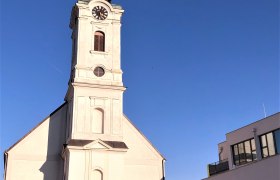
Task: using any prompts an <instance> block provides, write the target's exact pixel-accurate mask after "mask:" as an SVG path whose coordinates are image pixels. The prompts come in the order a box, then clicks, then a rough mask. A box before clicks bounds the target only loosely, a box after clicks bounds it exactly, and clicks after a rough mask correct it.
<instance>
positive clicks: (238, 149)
mask: <svg viewBox="0 0 280 180" xmlns="http://www.w3.org/2000/svg"><path fill="white" fill-rule="evenodd" d="M232 148H233V161H234V164H235V165H237V166H238V165H242V164H246V163H248V162H252V161H254V160H256V158H257V156H256V146H255V140H254V139H249V140H247V141H244V142H240V143H238V144H235V145H233V146H232Z"/></svg>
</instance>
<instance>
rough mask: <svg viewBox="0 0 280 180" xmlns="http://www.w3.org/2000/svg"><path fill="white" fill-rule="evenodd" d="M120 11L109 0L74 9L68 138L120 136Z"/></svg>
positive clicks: (119, 138)
mask: <svg viewBox="0 0 280 180" xmlns="http://www.w3.org/2000/svg"><path fill="white" fill-rule="evenodd" d="M122 13H123V10H122V8H121V7H120V6H117V5H112V4H111V3H110V1H106V0H91V1H90V0H80V1H78V3H77V4H76V5H75V6H74V8H73V10H72V15H71V22H70V27H71V29H72V30H73V32H72V42H73V53H72V65H71V77H70V82H69V88H68V92H67V94H66V101H67V102H68V103H69V111H68V112H69V117H68V118H69V121H68V122H69V123H70V124H69V131H68V135H67V137H68V139H67V141H68V142H69V141H71V140H95V139H102V140H111V141H112V140H113V141H122V122H121V117H122V113H123V92H124V90H125V87H124V86H123V82H122V70H121V60H120V52H121V49H120V47H121V46H120V34H121V16H122Z"/></svg>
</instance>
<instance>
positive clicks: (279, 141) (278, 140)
mask: <svg viewBox="0 0 280 180" xmlns="http://www.w3.org/2000/svg"><path fill="white" fill-rule="evenodd" d="M274 139H275V144H276V152H277V154H280V129H278V130H276V131H274Z"/></svg>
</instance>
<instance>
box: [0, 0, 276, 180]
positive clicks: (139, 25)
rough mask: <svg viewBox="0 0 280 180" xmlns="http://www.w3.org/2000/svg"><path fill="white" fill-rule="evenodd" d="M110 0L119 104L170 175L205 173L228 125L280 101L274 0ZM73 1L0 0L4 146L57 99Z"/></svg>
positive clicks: (64, 74)
mask: <svg viewBox="0 0 280 180" xmlns="http://www.w3.org/2000/svg"><path fill="white" fill-rule="evenodd" d="M114 2H115V3H117V4H120V5H122V6H123V8H124V9H125V14H124V16H123V26H122V69H123V71H124V84H125V85H126V86H127V87H128V88H127V91H126V92H125V96H124V113H125V114H126V115H127V116H128V117H129V118H130V119H131V120H132V121H133V123H134V124H136V126H137V127H138V128H139V129H140V130H141V131H142V132H143V133H144V134H145V135H146V136H147V137H148V139H150V140H151V142H152V143H153V144H154V145H155V146H156V147H157V148H158V149H159V151H160V152H161V153H162V154H163V155H164V156H165V157H166V159H167V164H166V165H167V167H166V168H167V179H169V180H183V179H184V180H199V179H201V178H204V177H206V176H207V172H206V165H207V164H208V163H212V162H215V161H217V160H218V155H217V154H218V153H217V144H218V143H219V142H221V141H224V140H225V133H227V132H229V131H232V130H234V129H236V128H239V127H241V126H244V125H246V124H248V123H251V122H254V121H256V120H258V119H261V118H263V117H264V113H263V103H264V104H265V107H266V112H267V114H268V115H271V114H274V113H276V112H278V111H279V1H278V0H169V1H167V0H153V1H152V0H138V1H136V0H134V1H132V0H115V1H114ZM74 3H75V0H64V1H57V0H47V1H37V0H26V1H22V0H12V1H3V2H1V136H2V138H1V153H3V151H4V150H5V149H7V148H8V147H9V146H11V145H12V144H13V143H15V142H16V141H17V140H18V139H20V138H21V137H22V136H23V135H25V134H26V133H27V132H28V131H29V130H31V129H32V128H33V127H34V126H35V125H36V124H38V123H39V122H40V121H42V120H43V119H44V118H45V117H46V116H48V114H49V113H51V112H52V111H53V110H55V109H56V108H57V107H58V106H59V105H61V104H62V103H63V99H64V95H65V93H66V90H67V82H68V78H69V70H70V60H71V58H70V55H71V39H70V36H71V31H70V29H69V28H68V24H69V19H70V12H71V8H72V6H73V4H74ZM1 161H2V160H1ZM0 165H1V171H0V173H1V174H2V172H3V163H0Z"/></svg>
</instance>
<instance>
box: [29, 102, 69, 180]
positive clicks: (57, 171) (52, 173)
mask: <svg viewBox="0 0 280 180" xmlns="http://www.w3.org/2000/svg"><path fill="white" fill-rule="evenodd" d="M66 107H67V104H63V105H62V106H60V107H59V108H58V109H57V110H55V111H54V112H53V113H52V114H51V115H50V121H49V130H48V135H47V136H48V137H47V138H48V144H47V157H46V161H45V162H44V163H43V165H42V166H41V168H40V169H39V170H40V172H42V173H43V174H44V180H62V179H63V171H64V167H63V166H64V165H63V164H64V163H63V159H62V156H61V152H62V149H63V144H64V143H65V134H66V132H65V130H66V128H65V125H66ZM42 138H44V137H42ZM34 151H36V149H34Z"/></svg>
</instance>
